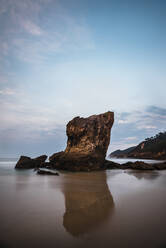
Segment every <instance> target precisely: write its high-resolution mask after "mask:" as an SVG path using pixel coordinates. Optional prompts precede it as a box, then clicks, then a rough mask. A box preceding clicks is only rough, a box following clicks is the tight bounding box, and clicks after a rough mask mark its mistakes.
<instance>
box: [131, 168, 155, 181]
mask: <svg viewBox="0 0 166 248" xmlns="http://www.w3.org/2000/svg"><path fill="white" fill-rule="evenodd" d="M127 174H129V175H133V176H135V177H136V178H137V179H146V180H155V179H157V178H158V177H159V176H160V174H159V172H158V171H149V172H148V171H146V172H145V171H139V170H138V171H127Z"/></svg>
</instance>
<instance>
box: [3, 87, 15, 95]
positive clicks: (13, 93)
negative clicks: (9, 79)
mask: <svg viewBox="0 0 166 248" xmlns="http://www.w3.org/2000/svg"><path fill="white" fill-rule="evenodd" d="M15 94H16V91H15V90H13V89H10V88H6V89H3V90H0V95H9V96H10V95H15Z"/></svg>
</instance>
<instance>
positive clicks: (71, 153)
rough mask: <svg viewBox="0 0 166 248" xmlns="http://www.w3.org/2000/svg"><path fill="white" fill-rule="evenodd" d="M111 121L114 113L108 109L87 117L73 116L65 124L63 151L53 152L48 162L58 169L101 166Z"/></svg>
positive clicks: (87, 168) (77, 169)
mask: <svg viewBox="0 0 166 248" xmlns="http://www.w3.org/2000/svg"><path fill="white" fill-rule="evenodd" d="M113 122H114V113H113V112H110V111H109V112H106V113H104V114H100V115H92V116H90V117H88V118H80V117H76V118H74V119H73V120H71V121H70V122H69V123H68V124H67V130H66V134H67V136H68V141H67V147H66V149H65V151H64V152H60V153H55V154H53V155H52V156H51V157H50V162H52V163H53V164H54V167H55V168H58V169H67V170H76V171H80V170H93V169H94V170H96V169H100V168H102V166H103V163H104V160H105V156H106V153H107V149H108V146H109V143H110V131H111V127H112V125H113Z"/></svg>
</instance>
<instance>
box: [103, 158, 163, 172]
mask: <svg viewBox="0 0 166 248" xmlns="http://www.w3.org/2000/svg"><path fill="white" fill-rule="evenodd" d="M104 166H105V169H108V170H111V169H122V170H126V169H134V170H165V169H166V162H163V163H154V164H149V163H145V162H143V161H136V162H127V163H124V164H119V163H115V162H112V161H108V160H106V161H105V163H104Z"/></svg>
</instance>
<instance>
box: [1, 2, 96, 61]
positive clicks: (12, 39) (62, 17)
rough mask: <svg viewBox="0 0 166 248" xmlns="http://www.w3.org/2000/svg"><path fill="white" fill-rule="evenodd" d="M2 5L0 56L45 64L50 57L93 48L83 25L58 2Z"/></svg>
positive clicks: (90, 37)
mask: <svg viewBox="0 0 166 248" xmlns="http://www.w3.org/2000/svg"><path fill="white" fill-rule="evenodd" d="M1 5H2V6H3V11H1V13H0V18H1V17H3V22H4V25H3V26H4V28H3V29H1V32H0V34H2V35H1V38H0V43H1V45H0V48H1V49H0V55H1V56H7V55H9V54H10V55H12V56H14V57H15V58H18V59H19V60H21V61H24V62H30V63H41V62H45V63H46V62H47V60H48V58H49V56H50V55H51V56H52V55H53V54H59V53H63V54H64V53H65V51H73V50H75V51H77V50H80V49H81V50H82V49H83V50H84V49H85V50H87V49H88V50H89V49H93V48H94V42H93V39H92V35H91V32H90V30H89V27H88V26H87V25H86V23H85V21H83V20H81V19H78V18H76V17H74V16H71V15H70V14H69V13H68V12H67V10H65V9H64V8H62V7H61V5H60V4H59V3H58V2H57V1H44V0H43V1H41V0H36V1H32V0H22V1H21V0H12V1H11V0H6V1H3V0H2V3H1ZM53 24H54V25H53Z"/></svg>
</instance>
